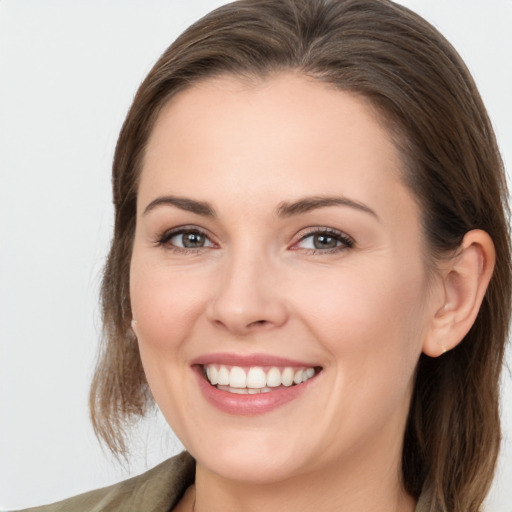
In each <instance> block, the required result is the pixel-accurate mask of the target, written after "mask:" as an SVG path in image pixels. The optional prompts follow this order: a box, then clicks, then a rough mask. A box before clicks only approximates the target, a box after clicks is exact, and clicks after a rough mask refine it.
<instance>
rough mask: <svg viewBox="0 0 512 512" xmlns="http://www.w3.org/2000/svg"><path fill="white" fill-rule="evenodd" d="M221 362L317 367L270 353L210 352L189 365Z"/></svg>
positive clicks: (235, 364)
mask: <svg viewBox="0 0 512 512" xmlns="http://www.w3.org/2000/svg"><path fill="white" fill-rule="evenodd" d="M208 364H223V365H228V366H292V367H294V366H297V367H318V366H319V365H318V364H316V363H312V362H310V361H309V362H305V361H297V360H294V359H288V358H286V357H280V356H274V355H271V354H232V353H222V352H218V353H212V354H204V355H202V356H199V357H196V358H195V359H194V360H193V361H192V363H191V365H208Z"/></svg>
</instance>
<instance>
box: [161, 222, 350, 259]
mask: <svg viewBox="0 0 512 512" xmlns="http://www.w3.org/2000/svg"><path fill="white" fill-rule="evenodd" d="M185 233H190V234H196V235H199V236H204V237H205V239H206V240H208V241H209V242H210V244H211V245H209V246H203V247H179V246H177V245H174V244H171V243H169V242H170V240H171V239H172V238H174V237H176V236H179V235H182V234H185ZM315 235H325V236H326V237H328V238H332V239H334V240H335V241H336V242H337V243H338V242H339V244H340V245H337V246H336V247H331V248H328V249H311V248H302V249H301V248H300V247H297V246H298V245H299V244H300V243H301V242H303V241H304V240H307V239H308V238H311V237H314V236H315ZM155 245H156V246H157V247H165V248H166V249H169V250H171V251H174V252H178V253H186V254H197V253H199V252H201V251H202V250H204V249H208V248H210V247H215V243H214V242H213V241H212V240H211V238H210V237H209V236H208V235H207V234H206V232H205V231H203V230H202V229H199V228H197V227H194V226H183V227H180V228H176V229H171V230H169V231H165V232H164V233H162V234H161V235H159V236H158V237H157V240H156V242H155ZM352 247H354V240H353V239H352V238H351V237H350V236H348V235H347V234H345V233H343V232H342V231H338V230H335V229H332V228H323V227H318V228H313V229H309V230H308V231H307V232H305V233H303V234H302V236H301V237H300V238H299V240H298V241H297V242H295V243H294V244H293V245H292V246H291V248H290V249H291V250H294V251H297V250H302V251H303V252H305V253H306V254H310V255H315V254H333V253H337V252H341V251H344V250H347V249H351V248H352Z"/></svg>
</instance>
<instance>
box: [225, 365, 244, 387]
mask: <svg viewBox="0 0 512 512" xmlns="http://www.w3.org/2000/svg"><path fill="white" fill-rule="evenodd" d="M246 383H247V377H246V375H245V372H244V371H243V369H242V368H240V367H239V366H233V368H231V371H230V372H229V385H230V386H231V387H232V388H246V387H247V385H246Z"/></svg>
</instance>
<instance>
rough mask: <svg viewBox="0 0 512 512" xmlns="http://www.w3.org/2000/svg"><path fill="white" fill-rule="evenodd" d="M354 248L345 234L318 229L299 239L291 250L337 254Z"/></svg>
mask: <svg viewBox="0 0 512 512" xmlns="http://www.w3.org/2000/svg"><path fill="white" fill-rule="evenodd" d="M353 246H354V241H353V240H352V238H350V237H349V236H348V235H346V234H345V233H342V232H341V231H337V230H334V229H326V228H318V229H315V230H314V231H313V232H311V231H310V232H309V233H307V234H305V235H303V236H302V237H301V239H300V240H299V241H298V242H297V243H296V244H294V246H293V247H292V249H294V250H295V249H305V250H306V251H308V252H311V253H313V254H316V253H318V252H324V253H325V252H327V253H329V252H337V251H340V250H344V249H349V248H351V247H353Z"/></svg>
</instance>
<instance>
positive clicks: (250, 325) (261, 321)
mask: <svg viewBox="0 0 512 512" xmlns="http://www.w3.org/2000/svg"><path fill="white" fill-rule="evenodd" d="M266 323H267V321H266V320H256V321H255V322H251V323H250V324H249V325H248V327H252V326H256V325H265V324H266Z"/></svg>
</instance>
